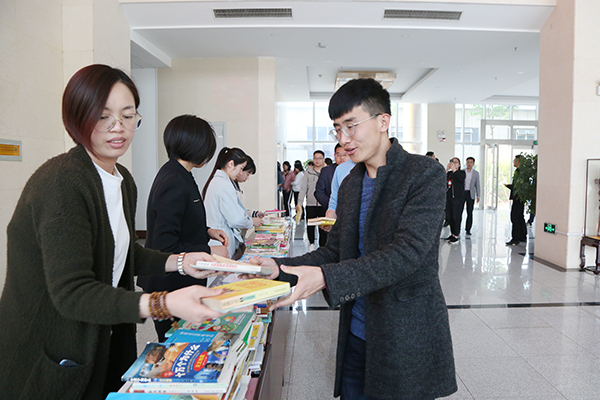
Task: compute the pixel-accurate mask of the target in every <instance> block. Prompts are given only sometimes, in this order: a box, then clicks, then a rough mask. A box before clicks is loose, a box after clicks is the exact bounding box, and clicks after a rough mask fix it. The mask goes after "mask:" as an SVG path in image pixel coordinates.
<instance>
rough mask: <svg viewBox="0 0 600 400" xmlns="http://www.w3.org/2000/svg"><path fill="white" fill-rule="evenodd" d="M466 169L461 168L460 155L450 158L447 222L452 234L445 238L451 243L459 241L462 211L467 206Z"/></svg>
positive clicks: (447, 177)
mask: <svg viewBox="0 0 600 400" xmlns="http://www.w3.org/2000/svg"><path fill="white" fill-rule="evenodd" d="M465 176H466V175H465V171H463V170H461V169H460V160H459V159H458V157H454V158H452V159H450V162H449V163H448V171H447V174H446V181H447V183H448V190H447V191H446V222H448V223H449V224H450V232H451V234H450V236H448V237H447V238H446V239H444V240H445V241H446V242H448V243H450V244H456V243H458V241H459V239H458V236H459V235H460V224H461V221H462V212H463V208H464V206H465Z"/></svg>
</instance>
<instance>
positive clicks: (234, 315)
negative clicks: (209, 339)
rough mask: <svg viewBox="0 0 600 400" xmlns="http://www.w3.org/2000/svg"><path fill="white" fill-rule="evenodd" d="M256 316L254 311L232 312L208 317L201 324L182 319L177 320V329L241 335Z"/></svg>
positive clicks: (171, 331) (171, 332)
mask: <svg viewBox="0 0 600 400" xmlns="http://www.w3.org/2000/svg"><path fill="white" fill-rule="evenodd" d="M254 316H255V314H254V313H252V312H231V313H228V314H225V315H223V316H222V317H218V318H211V319H207V320H205V321H204V322H203V323H201V324H193V323H191V322H188V321H186V320H183V319H182V320H180V321H179V322H177V329H184V330H192V331H203V332H223V333H234V334H238V335H239V334H241V333H242V332H243V331H244V330H245V328H246V326H247V325H248V324H249V323H250V322H252V320H253V319H254ZM174 331H175V329H173V330H169V332H167V334H168V335H169V336H171V334H173V332H174ZM165 336H166V334H165Z"/></svg>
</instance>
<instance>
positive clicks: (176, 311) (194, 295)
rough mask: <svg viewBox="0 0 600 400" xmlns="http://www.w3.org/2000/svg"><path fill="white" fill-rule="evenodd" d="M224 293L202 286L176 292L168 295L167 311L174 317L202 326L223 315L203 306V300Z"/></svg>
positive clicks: (220, 290)
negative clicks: (209, 319)
mask: <svg viewBox="0 0 600 400" xmlns="http://www.w3.org/2000/svg"><path fill="white" fill-rule="evenodd" d="M222 292H223V290H222V289H218V290H217V289H209V288H206V287H204V286H200V285H194V286H188V287H185V288H183V289H179V290H175V291H174V292H171V293H169V294H167V309H168V310H169V312H170V313H171V315H173V316H176V317H179V318H183V319H185V320H186V321H190V322H191V323H193V324H201V323H202V322H204V320H206V319H208V318H217V317H220V316H221V315H223V314H222V313H220V312H218V311H215V310H213V309H210V308H208V307H206V306H205V305H203V304H202V301H201V299H202V298H204V297H212V296H217V295H219V294H221V293H222Z"/></svg>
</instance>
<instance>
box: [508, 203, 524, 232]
mask: <svg viewBox="0 0 600 400" xmlns="http://www.w3.org/2000/svg"><path fill="white" fill-rule="evenodd" d="M524 211H525V204H524V203H522V202H521V201H519V200H517V199H514V200H513V203H512V207H511V208H510V222H512V240H517V241H519V242H526V241H527V225H526V224H525V217H524V216H523V212H524Z"/></svg>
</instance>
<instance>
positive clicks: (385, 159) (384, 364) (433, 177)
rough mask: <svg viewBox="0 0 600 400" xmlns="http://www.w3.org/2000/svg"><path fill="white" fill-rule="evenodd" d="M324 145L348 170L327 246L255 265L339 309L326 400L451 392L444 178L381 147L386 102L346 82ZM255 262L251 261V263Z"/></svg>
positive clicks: (301, 294) (421, 160)
mask: <svg viewBox="0 0 600 400" xmlns="http://www.w3.org/2000/svg"><path fill="white" fill-rule="evenodd" d="M329 116H330V117H331V119H332V120H333V126H334V129H333V130H332V131H331V134H332V136H334V137H335V138H336V140H337V141H339V143H340V144H341V145H342V146H343V147H344V150H346V153H347V154H348V155H349V156H350V159H352V161H354V162H355V163H357V165H356V167H354V169H353V170H352V172H351V173H350V175H348V177H346V179H345V180H344V182H343V183H342V185H341V186H340V189H339V193H338V204H337V210H336V211H337V215H338V218H337V221H336V223H335V225H334V226H333V229H332V230H331V233H330V234H329V239H328V241H327V244H326V245H325V246H323V247H320V248H318V249H317V250H316V251H313V252H310V253H307V254H305V255H303V256H300V257H294V258H289V259H285V258H281V259H274V260H272V259H259V260H258V263H260V264H261V265H263V266H269V267H271V268H272V269H273V271H274V272H273V274H272V275H271V276H270V277H271V278H272V279H279V280H284V281H289V282H291V283H292V284H294V285H295V290H294V292H293V293H292V294H291V295H290V296H288V297H286V298H284V299H282V300H280V301H279V302H278V303H277V304H275V305H274V306H273V307H272V308H277V307H281V306H286V305H290V304H292V303H294V302H295V301H297V300H301V299H306V298H308V297H310V296H312V295H313V294H315V293H317V292H319V291H323V293H324V295H325V299H326V300H327V302H328V304H329V306H330V307H331V308H335V307H337V306H340V322H339V332H338V344H337V361H336V381H335V389H334V396H336V397H337V396H340V395H341V397H342V399H343V400H357V399H394V400H433V399H435V398H437V397H444V396H448V395H450V394H452V393H453V392H455V391H456V390H457V386H456V377H455V371H454V357H453V354H452V341H451V338H450V329H449V325H448V312H447V309H446V303H445V300H444V295H443V293H442V289H441V286H440V282H439V278H438V269H439V265H438V248H439V237H440V232H441V228H442V220H443V217H444V206H445V196H446V174H445V172H444V168H443V167H442V165H441V164H440V163H439V162H436V161H435V160H433V159H431V158H429V157H424V156H421V155H415V154H409V153H407V152H406V151H404V150H403V149H402V146H400V144H399V143H398V141H397V140H396V139H389V138H388V129H389V126H390V119H391V108H390V96H389V93H388V92H387V91H386V90H385V89H383V87H382V86H381V85H380V84H379V83H378V82H376V81H375V80H373V79H356V80H352V81H350V82H348V83H347V84H345V85H344V86H342V87H341V88H340V89H339V90H338V91H337V92H336V93H335V94H334V95H333V97H332V98H331V101H330V103H329ZM255 262H257V261H255Z"/></svg>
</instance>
